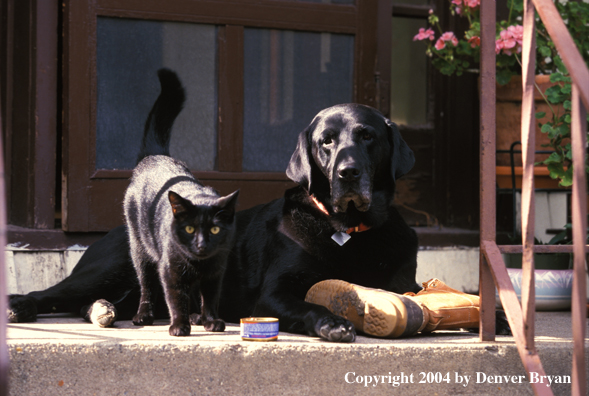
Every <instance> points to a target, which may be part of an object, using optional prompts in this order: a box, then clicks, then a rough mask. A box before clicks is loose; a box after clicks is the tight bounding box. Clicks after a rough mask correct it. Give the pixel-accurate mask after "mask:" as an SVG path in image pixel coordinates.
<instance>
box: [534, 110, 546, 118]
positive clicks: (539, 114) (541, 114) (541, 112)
mask: <svg viewBox="0 0 589 396" xmlns="http://www.w3.org/2000/svg"><path fill="white" fill-rule="evenodd" d="M544 117H546V112H545V111H539V112H537V113H536V118H544Z"/></svg>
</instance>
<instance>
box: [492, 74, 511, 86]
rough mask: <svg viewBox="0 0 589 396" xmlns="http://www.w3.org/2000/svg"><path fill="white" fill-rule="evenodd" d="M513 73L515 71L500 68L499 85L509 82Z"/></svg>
mask: <svg viewBox="0 0 589 396" xmlns="http://www.w3.org/2000/svg"><path fill="white" fill-rule="evenodd" d="M512 75H513V73H512V72H511V71H510V70H500V71H497V76H496V78H497V84H499V85H505V84H507V83H508V82H509V81H511V76H512Z"/></svg>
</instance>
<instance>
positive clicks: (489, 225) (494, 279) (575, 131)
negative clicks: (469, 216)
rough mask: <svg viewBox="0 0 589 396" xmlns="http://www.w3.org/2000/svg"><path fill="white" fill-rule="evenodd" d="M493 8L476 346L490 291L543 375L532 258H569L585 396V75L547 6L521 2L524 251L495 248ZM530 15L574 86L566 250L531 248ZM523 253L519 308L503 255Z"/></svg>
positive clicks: (485, 41)
mask: <svg viewBox="0 0 589 396" xmlns="http://www.w3.org/2000/svg"><path fill="white" fill-rule="evenodd" d="M495 7H496V3H495V1H487V0H483V1H481V88H482V89H481V146H480V150H481V163H480V172H481V185H480V199H481V209H480V216H481V219H480V221H481V260H480V296H481V316H480V317H481V323H480V339H481V341H493V340H494V339H495V286H497V289H498V293H499V298H500V299H501V303H502V304H503V308H504V310H505V314H506V316H507V319H508V321H509V324H510V326H511V330H512V332H513V336H514V339H515V343H516V346H517V349H518V352H519V355H520V357H521V360H522V363H523V365H524V368H525V369H526V371H527V372H528V373H531V372H536V373H538V374H539V375H545V373H544V369H543V367H542V363H541V362H540V358H539V356H538V352H537V351H536V348H535V345H534V318H535V288H534V252H540V251H542V252H549V253H555V252H562V251H567V252H572V253H574V280H573V293H572V308H571V311H572V313H571V316H572V326H573V348H574V351H573V366H572V367H573V369H572V394H573V395H579V396H585V395H586V394H587V389H586V386H587V385H586V376H587V372H586V367H585V343H584V340H585V326H586V315H587V312H586V304H587V301H586V270H585V253H586V252H587V246H586V245H585V243H586V242H585V241H586V237H587V235H586V234H587V184H586V183H587V181H586V177H585V165H584V164H585V150H586V147H587V142H586V131H587V125H586V109H587V108H589V70H588V69H587V66H586V65H585V63H584V61H583V58H582V57H581V55H580V53H579V51H578V50H577V48H576V46H575V44H574V42H573V39H572V38H571V36H570V34H569V32H568V30H567V29H566V26H565V24H564V22H563V21H562V19H561V17H560V14H559V13H558V11H557V9H556V7H555V5H554V3H553V0H524V16H523V23H522V24H523V27H524V37H523V44H522V88H523V96H522V137H521V141H522V155H523V158H522V161H523V176H522V199H521V213H522V246H517V247H514V246H509V247H508V246H499V245H497V242H496V206H495V205H496V202H495V200H496V195H495V194H496V176H495V146H496V145H495V115H496V109H495V71H496V70H495V20H496V9H495ZM535 11H537V12H538V14H539V15H540V18H541V19H542V22H543V23H544V25H545V26H546V29H547V31H548V33H549V34H550V36H551V38H552V40H553V41H554V43H555V45H556V48H557V50H558V52H559V54H560V55H561V57H562V59H563V62H564V64H565V66H566V67H567V69H568V70H569V72H570V75H571V77H572V80H573V90H572V111H571V117H572V122H571V136H572V138H571V141H572V151H573V169H574V174H573V192H572V220H573V245H572V246H534V215H535V213H534V169H533V167H534V149H535V136H534V133H535V128H534V124H535V115H534V71H535V47H536V45H535V19H534V15H535ZM508 252H509V253H515V252H523V262H522V272H523V273H522V293H521V294H522V302H521V305H520V303H519V301H518V300H517V297H516V294H515V292H514V289H513V285H512V284H511V281H510V279H509V275H508V273H507V269H506V268H505V263H504V261H503V257H502V256H501V253H508ZM531 386H532V388H533V390H534V393H535V394H537V395H552V391H551V389H550V387H549V386H548V385H547V384H542V383H532V384H531Z"/></svg>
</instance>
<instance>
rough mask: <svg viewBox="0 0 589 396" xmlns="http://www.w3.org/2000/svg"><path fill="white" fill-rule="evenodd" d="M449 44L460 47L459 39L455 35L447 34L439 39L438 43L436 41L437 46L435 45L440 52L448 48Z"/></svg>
mask: <svg viewBox="0 0 589 396" xmlns="http://www.w3.org/2000/svg"><path fill="white" fill-rule="evenodd" d="M447 42H450V43H452V45H453V46H455V47H456V46H457V45H458V39H457V38H456V36H455V35H454V33H452V32H446V33H444V34H442V36H441V37H440V38H439V39H438V41H436V45H435V47H436V49H437V50H438V51H440V50H443V49H444V48H445V47H446V43H447Z"/></svg>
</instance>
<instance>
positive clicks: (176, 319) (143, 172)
mask: <svg viewBox="0 0 589 396" xmlns="http://www.w3.org/2000/svg"><path fill="white" fill-rule="evenodd" d="M158 76H159V77H160V82H161V85H162V93H161V94H160V96H159V98H158V99H157V101H156V102H155V104H154V106H153V108H152V110H151V112H150V114H149V117H148V120H147V123H146V125H145V134H144V139H143V146H142V150H141V153H140V154H139V159H141V158H142V157H143V156H144V155H145V154H147V153H153V152H154V151H155V152H157V151H156V149H157V148H163V150H162V153H163V154H167V151H168V147H167V144H168V143H169V133H170V129H171V126H172V124H173V121H174V119H175V118H176V115H177V113H178V112H179V111H180V110H181V108H182V104H183V102H184V93H183V88H182V85H181V84H180V82H179V81H178V79H177V77H176V75H175V74H174V73H173V72H171V71H169V70H165V69H163V70H160V71H159V72H158ZM161 128H163V129H165V130H161ZM162 137H163V141H162V142H160V141H157V140H156V139H162ZM162 143H163V145H162ZM154 148H155V149H154ZM237 196H238V191H235V192H234V193H232V194H230V195H228V196H225V197H222V196H220V195H219V194H218V193H217V192H216V191H215V190H213V189H212V188H210V187H205V186H203V185H202V184H200V183H199V182H198V181H197V180H196V179H195V178H194V176H193V175H192V173H191V172H190V170H189V169H188V167H186V165H185V164H184V163H182V162H181V161H178V160H176V159H173V158H171V157H169V156H167V155H150V156H146V157H145V158H143V159H141V161H140V162H139V164H138V165H137V167H136V168H135V169H134V171H133V176H132V178H131V183H130V185H129V187H128V188H127V191H126V193H125V201H124V210H125V220H126V224H127V229H128V230H129V244H130V248H131V258H132V260H133V265H134V266H135V270H136V271H137V276H138V279H139V285H140V289H141V299H140V303H139V308H138V310H137V314H136V315H135V316H134V317H133V323H134V324H136V325H150V324H152V323H153V320H154V313H153V301H152V296H153V295H155V294H157V291H158V290H159V285H158V283H160V282H161V287H162V289H163V292H164V296H165V299H166V304H167V306H168V311H169V314H170V319H171V326H170V329H169V332H170V335H173V336H187V335H189V334H190V323H191V322H192V323H193V324H202V325H204V327H205V329H206V330H208V331H223V330H225V322H223V320H221V319H219V316H218V305H219V295H220V289H221V281H222V278H223V274H224V272H225V267H226V261H227V256H228V254H229V251H230V249H231V247H232V245H233V237H234V230H235V226H234V217H235V204H236V202H237ZM158 278H159V279H158ZM194 286H198V289H199V292H200V305H201V307H200V308H201V311H200V312H201V313H200V315H198V314H195V315H194V316H192V317H191V318H189V315H190V302H191V295H192V290H193V288H194Z"/></svg>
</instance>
